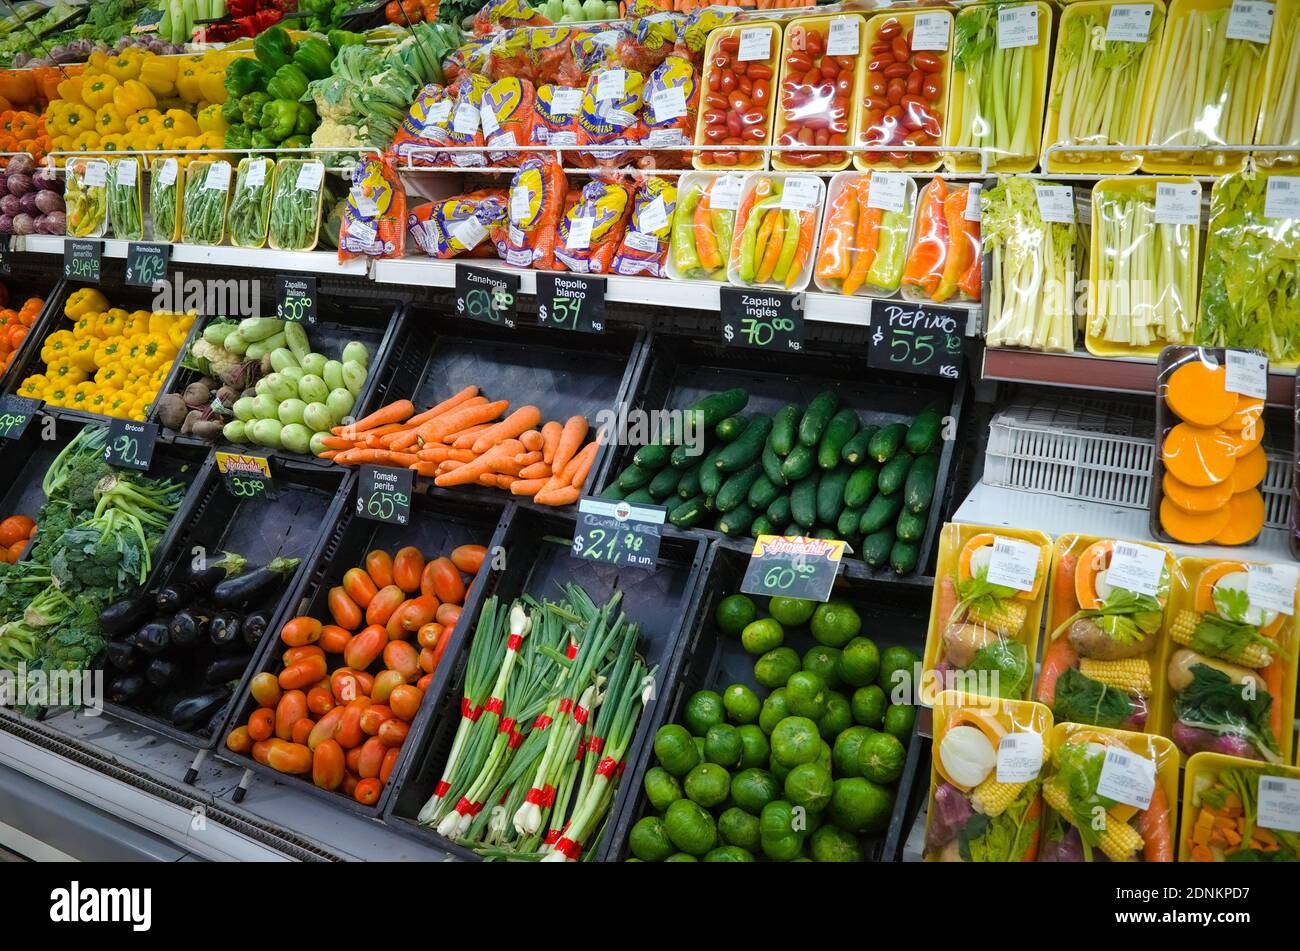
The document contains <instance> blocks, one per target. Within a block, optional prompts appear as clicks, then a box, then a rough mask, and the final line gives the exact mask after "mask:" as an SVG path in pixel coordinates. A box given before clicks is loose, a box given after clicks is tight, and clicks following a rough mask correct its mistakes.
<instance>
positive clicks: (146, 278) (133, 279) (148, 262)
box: [126, 241, 172, 287]
mask: <svg viewBox="0 0 1300 951" xmlns="http://www.w3.org/2000/svg"><path fill="white" fill-rule="evenodd" d="M171 257H172V246H171V245H170V244H141V243H139V242H136V241H132V242H130V243H129V244H128V245H127V246H126V283H127V284H134V285H136V286H137V287H152V286H153V282H154V281H161V280H162V279H163V278H164V277H166V276H167V262H168V261H170V260H171Z"/></svg>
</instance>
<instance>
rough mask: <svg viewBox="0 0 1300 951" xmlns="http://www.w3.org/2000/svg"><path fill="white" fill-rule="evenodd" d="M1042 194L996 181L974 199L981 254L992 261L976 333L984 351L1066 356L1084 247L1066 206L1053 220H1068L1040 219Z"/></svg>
mask: <svg viewBox="0 0 1300 951" xmlns="http://www.w3.org/2000/svg"><path fill="white" fill-rule="evenodd" d="M1044 187H1055V186H1047V185H1046V183H1038V182H1035V181H1032V180H1030V179H1027V178H1012V177H1003V178H1000V179H999V180H998V184H997V185H996V186H995V187H993V188H989V189H985V190H983V191H982V192H981V193H980V202H981V204H980V229H981V233H982V236H983V239H984V253H985V254H987V255H991V256H992V258H993V260H992V268H991V272H990V273H991V277H990V283H989V287H988V288H987V294H986V300H987V301H988V304H987V308H986V319H987V321H988V324H987V329H986V330H985V334H984V336H985V340H986V342H987V344H988V345H989V346H990V347H1027V348H1029V349H1031V350H1054V351H1061V352H1065V353H1069V352H1071V351H1073V350H1074V337H1075V293H1074V289H1075V282H1076V281H1077V280H1078V279H1079V278H1080V277H1081V276H1082V275H1083V274H1084V270H1083V268H1084V261H1083V257H1084V250H1085V244H1084V241H1083V235H1082V231H1081V229H1080V228H1079V225H1078V224H1077V218H1076V214H1077V213H1076V211H1075V209H1074V206H1073V199H1068V200H1067V201H1065V202H1063V203H1062V205H1061V210H1062V212H1063V213H1062V214H1061V215H1059V216H1058V217H1069V218H1070V219H1071V220H1070V221H1068V222H1067V221H1045V220H1044V219H1043V214H1042V212H1041V207H1042V206H1041V203H1040V195H1043V196H1046V195H1047V194H1048V193H1046V192H1043V188H1044ZM1049 200H1050V199H1049ZM1066 208H1068V213H1065V209H1066Z"/></svg>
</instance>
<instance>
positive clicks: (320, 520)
mask: <svg viewBox="0 0 1300 951" xmlns="http://www.w3.org/2000/svg"><path fill="white" fill-rule="evenodd" d="M271 465H272V470H271V471H272V475H273V477H274V484H275V488H274V493H273V494H271V495H258V496H256V497H254V498H235V497H234V496H233V495H231V494H230V492H229V491H228V490H227V489H226V487H225V485H224V479H223V477H222V476H221V475H220V473H218V472H217V468H216V466H215V465H212V466H209V467H208V469H207V470H205V477H204V479H203V480H202V481H203V484H202V486H201V487H200V489H199V495H198V500H197V502H196V504H195V506H194V509H193V511H192V513H191V515H190V518H189V519H188V520H187V522H186V524H185V528H184V531H183V532H181V533H180V534H179V535H178V536H177V538H176V542H175V544H174V545H173V547H172V550H171V551H170V552H168V553H167V556H166V561H165V564H164V565H163V567H162V568H161V570H160V571H159V572H156V573H155V576H154V578H153V579H152V581H153V583H151V584H150V585H149V586H148V588H147V591H148V594H149V596H151V597H152V596H153V595H154V594H156V593H157V591H158V590H160V589H161V588H164V587H166V586H168V585H171V584H175V583H177V582H179V581H181V580H182V579H184V578H185V577H186V575H187V573H188V569H189V565H190V563H191V560H192V559H193V558H195V557H196V556H197V555H203V556H204V557H207V558H212V557H216V556H217V555H218V553H220V552H223V551H232V552H236V553H238V554H240V555H242V556H243V557H244V558H246V559H247V561H248V568H247V569H246V570H248V571H251V570H253V569H255V568H260V567H262V566H264V565H266V564H268V563H269V562H271V561H272V560H273V559H275V558H281V557H283V558H298V559H299V560H300V563H299V565H298V567H297V569H296V570H295V571H294V572H293V574H291V575H289V576H288V578H287V579H286V580H285V582H284V585H283V587H281V588H280V589H279V590H278V592H277V594H276V595H274V596H272V597H270V598H268V599H267V600H266V602H265V603H261V604H253V605H250V606H249V607H248V609H247V610H244V611H238V612H236V613H239V614H252V613H255V612H256V613H261V614H265V615H267V617H268V619H269V620H270V621H271V624H268V626H267V629H266V633H265V634H264V635H263V637H262V641H259V643H258V644H257V645H254V646H253V647H250V648H247V649H244V648H243V641H242V640H240V641H239V642H238V643H239V649H236V650H220V649H218V648H217V647H215V646H214V645H213V644H212V643H211V642H209V641H208V640H206V639H204V640H201V641H200V642H199V643H198V644H197V645H195V646H194V647H192V648H190V649H183V650H180V651H178V654H179V655H180V656H181V657H182V659H183V660H184V662H185V668H184V676H185V678H186V679H185V683H184V685H183V687H182V688H178V689H176V690H175V691H174V693H175V694H179V695H181V696H184V695H186V694H190V693H194V692H196V691H198V690H202V689H204V688H206V687H212V686H219V685H216V684H207V683H206V682H205V680H204V671H205V668H206V667H207V665H208V663H209V662H210V661H212V660H216V659H218V658H220V657H225V656H231V655H237V654H240V653H247V654H248V655H249V656H248V662H247V663H246V664H245V665H244V669H243V670H242V671H241V673H240V675H239V677H237V678H234V679H233V680H232V681H228V682H227V686H229V684H230V683H237V684H239V685H241V686H242V685H243V684H244V682H245V681H246V678H247V676H248V668H249V667H251V666H252V664H253V661H254V660H255V659H256V657H257V655H258V654H259V653H260V651H261V648H262V643H263V642H264V641H266V640H270V639H273V638H275V637H276V635H277V633H278V630H279V629H278V628H273V624H274V622H275V620H276V619H277V618H279V617H281V616H283V615H284V612H285V611H286V610H287V608H288V606H289V605H290V603H291V597H292V593H293V592H294V591H295V589H296V588H297V587H298V586H299V584H300V583H301V582H302V581H303V580H304V579H305V578H306V577H307V575H308V574H309V573H310V571H311V569H312V567H313V566H314V565H315V564H316V561H317V559H318V557H319V553H320V549H321V547H323V546H324V544H325V543H326V541H327V540H328V538H329V536H330V529H331V528H332V527H333V526H334V525H336V524H337V523H338V521H339V518H340V516H341V515H342V512H343V509H344V507H345V506H346V504H347V502H348V491H349V489H350V487H351V486H350V482H351V480H350V479H349V478H348V476H347V473H345V472H342V471H340V470H338V469H324V468H321V467H319V466H300V465H292V464H281V463H280V462H279V460H275V461H273V462H272V464H271ZM198 603H199V606H202V604H203V602H202V600H200V601H199V602H198ZM214 610H215V609H214ZM116 673H117V672H116V671H114V670H113V669H112V668H111V667H110V668H108V669H106V670H105V674H106V676H115V675H116ZM237 695H238V694H237V692H235V691H231V693H230V697H231V698H233V697H235V696H237ZM149 700H150V702H147V703H141V704H136V705H131V706H127V705H123V704H115V703H106V704H105V708H106V709H107V710H109V712H111V713H113V714H114V715H115V716H118V717H121V718H122V719H124V720H130V721H131V722H132V723H135V724H138V725H139V726H142V727H144V728H145V729H148V730H152V731H153V732H155V733H159V734H161V735H162V736H165V737H167V738H168V739H171V740H175V741H176V742H178V743H181V744H184V745H185V746H190V747H193V748H195V749H211V748H212V747H213V746H214V745H215V744H216V742H217V740H218V739H219V738H221V737H223V736H224V735H225V731H224V729H223V727H224V726H225V721H226V718H227V716H228V715H229V710H230V707H231V706H233V704H232V703H231V702H230V699H229V698H228V699H227V701H226V702H225V703H224V704H222V706H221V707H220V708H218V709H217V711H216V712H215V713H214V714H213V715H212V716H211V717H209V718H208V719H207V721H206V722H205V723H204V724H203V725H201V726H199V727H197V728H195V729H193V730H183V729H180V728H179V727H176V726H174V725H173V724H172V723H171V722H170V721H169V720H168V719H167V718H166V712H165V711H166V696H165V695H164V694H162V693H161V692H158V691H153V690H151V691H150V698H149Z"/></svg>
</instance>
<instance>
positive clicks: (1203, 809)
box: [1178, 753, 1300, 862]
mask: <svg viewBox="0 0 1300 951" xmlns="http://www.w3.org/2000/svg"><path fill="white" fill-rule="evenodd" d="M1297 783H1300V769H1294V768H1292V767H1288V766H1264V765H1262V764H1260V763H1258V762H1252V761H1251V760H1247V759H1241V758H1240V757H1237V756H1224V755H1223V754H1221V753H1197V754H1196V755H1194V756H1192V757H1191V758H1190V759H1189V760H1188V761H1187V772H1186V776H1185V777H1184V779H1183V818H1182V823H1181V825H1180V828H1179V832H1178V861H1180V862H1300V833H1298V832H1296V831H1295V827H1294V823H1293V822H1290V821H1287V818H1286V815H1285V811H1282V814H1281V815H1279V811H1280V810H1278V806H1277V804H1278V802H1279V799H1281V798H1282V797H1284V796H1286V795H1287V794H1288V793H1290V794H1291V795H1294V792H1293V790H1294V789H1295V784H1297Z"/></svg>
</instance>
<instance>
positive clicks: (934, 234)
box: [903, 177, 984, 304]
mask: <svg viewBox="0 0 1300 951" xmlns="http://www.w3.org/2000/svg"><path fill="white" fill-rule="evenodd" d="M979 191H980V190H979V186H974V187H973V188H972V186H970V185H962V184H960V183H958V182H950V181H946V180H945V179H942V178H937V177H936V178H933V179H931V180H930V183H929V184H928V185H926V186H925V188H924V189H922V191H921V197H920V201H919V208H918V210H917V213H916V227H915V228H914V229H913V232H912V243H911V246H910V247H909V248H908V250H907V263H906V264H905V265H904V267H903V297H905V298H906V299H907V300H912V301H927V300H928V301H934V302H935V303H936V304H942V303H943V302H944V301H948V300H953V299H954V298H955V299H958V300H968V301H977V300H979V299H980V281H981V280H983V269H984V265H983V260H982V258H981V256H980V247H981V245H980V208H979Z"/></svg>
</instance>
